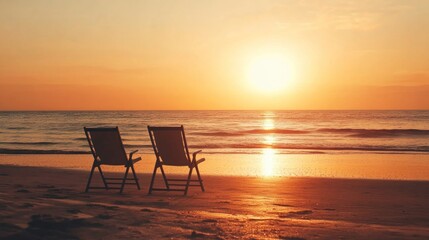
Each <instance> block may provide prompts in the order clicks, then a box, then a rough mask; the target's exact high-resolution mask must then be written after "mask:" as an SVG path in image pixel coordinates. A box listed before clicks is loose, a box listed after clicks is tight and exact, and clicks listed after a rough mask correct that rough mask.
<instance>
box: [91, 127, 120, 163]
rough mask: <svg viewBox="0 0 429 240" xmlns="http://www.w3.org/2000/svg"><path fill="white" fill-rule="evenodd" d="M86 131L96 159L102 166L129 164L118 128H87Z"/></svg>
mask: <svg viewBox="0 0 429 240" xmlns="http://www.w3.org/2000/svg"><path fill="white" fill-rule="evenodd" d="M84 130H85V134H86V138H87V139H88V144H89V147H90V148H91V152H92V155H93V156H94V158H96V159H97V158H98V159H99V160H100V161H101V163H102V164H106V165H125V164H126V163H127V154H126V153H125V149H124V145H123V144H122V139H121V135H120V133H119V129H118V127H115V128H86V127H85V128H84Z"/></svg>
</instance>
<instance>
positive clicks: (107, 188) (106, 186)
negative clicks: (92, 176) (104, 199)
mask: <svg viewBox="0 0 429 240" xmlns="http://www.w3.org/2000/svg"><path fill="white" fill-rule="evenodd" d="M97 168H98V171H99V172H100V175H101V179H103V184H104V187H105V188H106V190H109V185H107V181H106V179H105V178H104V174H103V171H101V167H100V166H97Z"/></svg>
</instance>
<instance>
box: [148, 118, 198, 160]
mask: <svg viewBox="0 0 429 240" xmlns="http://www.w3.org/2000/svg"><path fill="white" fill-rule="evenodd" d="M147 128H148V131H149V136H150V140H151V142H152V147H153V150H154V152H155V155H156V156H157V157H158V158H160V160H161V161H162V163H163V164H164V165H172V166H189V164H190V163H191V161H190V157H189V150H188V146H187V143H186V138H185V131H184V128H183V126H180V127H151V126H148V127H147Z"/></svg>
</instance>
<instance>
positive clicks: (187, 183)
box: [184, 167, 194, 196]
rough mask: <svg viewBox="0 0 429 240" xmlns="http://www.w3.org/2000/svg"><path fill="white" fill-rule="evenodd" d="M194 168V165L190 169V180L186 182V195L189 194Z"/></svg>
mask: <svg viewBox="0 0 429 240" xmlns="http://www.w3.org/2000/svg"><path fill="white" fill-rule="evenodd" d="M193 169H194V168H193V167H191V168H190V169H189V174H188V181H187V182H186V187H185V193H184V195H185V196H186V195H187V194H188V188H189V184H190V183H191V176H192V170H193Z"/></svg>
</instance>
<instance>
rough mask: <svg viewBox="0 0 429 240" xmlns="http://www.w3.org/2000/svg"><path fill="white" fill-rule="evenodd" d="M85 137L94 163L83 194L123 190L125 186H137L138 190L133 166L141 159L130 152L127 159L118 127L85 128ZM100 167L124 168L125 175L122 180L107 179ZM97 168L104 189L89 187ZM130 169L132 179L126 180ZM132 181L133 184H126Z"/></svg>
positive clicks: (138, 186)
mask: <svg viewBox="0 0 429 240" xmlns="http://www.w3.org/2000/svg"><path fill="white" fill-rule="evenodd" d="M84 130H85V135H86V138H87V140H88V144H89V147H90V148H91V152H92V156H93V157H94V163H93V164H92V168H91V173H90V174H89V178H88V184H87V185H86V189H85V192H88V190H89V189H106V190H109V189H120V192H121V193H122V191H123V190H124V186H125V184H132V185H137V189H139V190H140V185H139V181H138V179H137V176H136V172H135V170H134V164H135V163H136V162H138V161H140V160H141V157H138V158H133V155H134V154H135V153H136V152H137V151H138V150H135V151H132V152H130V153H129V155H128V157H127V154H126V152H125V148H124V145H123V144H122V139H121V135H120V133H119V129H118V127H114V128H86V127H84ZM102 165H116V166H124V167H125V175H124V177H123V178H108V177H105V176H104V174H103V171H102V170H101V166H102ZM95 168H97V169H98V171H99V172H100V175H101V178H102V180H103V184H104V187H91V186H90V185H91V179H92V175H93V173H94V169H95ZM130 168H131V171H132V172H133V176H134V178H127V176H128V172H129V170H130ZM127 180H134V182H127ZM110 185H120V187H111V186H110Z"/></svg>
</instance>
